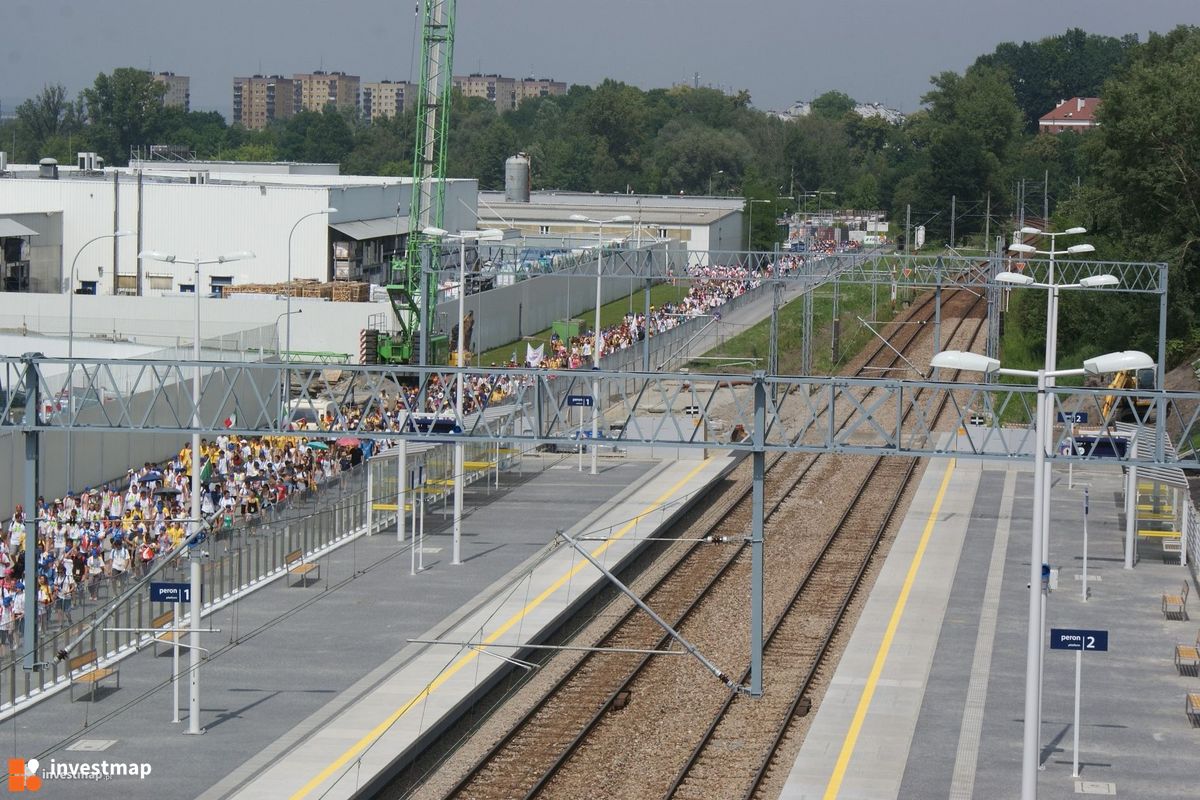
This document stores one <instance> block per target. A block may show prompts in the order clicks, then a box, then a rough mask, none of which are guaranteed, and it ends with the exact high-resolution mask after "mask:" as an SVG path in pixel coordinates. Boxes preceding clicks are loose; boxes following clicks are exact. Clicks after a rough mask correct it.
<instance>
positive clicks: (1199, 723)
mask: <svg viewBox="0 0 1200 800" xmlns="http://www.w3.org/2000/svg"><path fill="white" fill-rule="evenodd" d="M1184 708H1185V710H1186V711H1187V717H1188V721H1189V722H1191V723H1192V727H1193V728H1197V727H1200V693H1197V692H1188V695H1187V704H1186V705H1185V706H1184Z"/></svg>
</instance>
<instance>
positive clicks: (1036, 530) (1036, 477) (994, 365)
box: [929, 350, 1154, 800]
mask: <svg viewBox="0 0 1200 800" xmlns="http://www.w3.org/2000/svg"><path fill="white" fill-rule="evenodd" d="M929 364H930V366H932V367H936V368H942V369H957V370H967V371H970V372H982V373H984V374H986V375H994V374H999V375H1015V376H1019V377H1024V378H1035V379H1036V380H1037V407H1036V409H1035V412H1034V418H1033V429H1034V435H1033V440H1034V448H1033V494H1034V506H1035V508H1037V507H1040V505H1041V504H1042V503H1044V502H1045V499H1046V498H1045V486H1046V483H1045V476H1046V473H1047V472H1048V470H1047V461H1046V456H1047V449H1048V448H1047V446H1046V438H1047V429H1046V426H1045V421H1046V418H1047V411H1048V409H1049V408H1050V407H1051V406H1052V405H1053V404H1052V403H1050V402H1049V401H1048V398H1047V396H1046V394H1047V391H1046V390H1047V388H1048V383H1047V381H1048V379H1049V378H1056V377H1066V376H1070V375H1084V374H1088V375H1100V374H1104V373H1108V372H1119V371H1121V370H1127V369H1145V368H1148V367H1152V366H1154V361H1153V359H1151V358H1150V356H1148V355H1146V354H1145V353H1142V352H1139V351H1136V350H1126V351H1124V352H1119V353H1106V354H1105V355H1101V356H1096V357H1094V358H1089V359H1087V360H1086V361H1084V362H1083V369H1063V370H1055V371H1054V372H1053V373H1051V372H1049V371H1048V370H1045V369H1039V370H1026V369H1002V368H1001V367H1000V362H999V361H998V360H996V359H994V358H989V357H988V356H984V355H980V354H979V353H965V352H962V351H959V350H943V351H942V352H940V353H938V354H936V355H935V356H934V357H933V358H932V359H931V360H930V362H929ZM1045 532H1046V531H1045V528H1044V527H1042V526H1041V525H1040V524H1039V520H1038V518H1037V515H1036V513H1035V515H1034V519H1033V525H1032V535H1031V536H1030V547H1029V553H1030V555H1029V615H1028V621H1027V625H1026V642H1025V644H1026V652H1025V721H1024V731H1023V736H1022V750H1021V800H1035V798H1036V797H1037V774H1038V740H1039V734H1040V729H1041V718H1040V714H1039V708H1038V706H1039V701H1040V696H1041V675H1042V666H1041V665H1042V648H1043V646H1044V643H1043V641H1042V602H1043V594H1042V563H1043V562H1042V544H1043V540H1044V538H1045Z"/></svg>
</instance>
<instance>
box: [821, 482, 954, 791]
mask: <svg viewBox="0 0 1200 800" xmlns="http://www.w3.org/2000/svg"><path fill="white" fill-rule="evenodd" d="M953 474H954V460H953V459H951V460H950V463H949V464H948V465H947V466H946V474H945V475H944V476H943V477H942V485H941V487H940V488H939V489H938V493H937V497H936V498H934V501H933V508H931V509H930V510H929V518H928V519H927V520H926V521H925V530H924V531H923V532H922V533H921V541H920V542H919V543H918V544H917V552H915V553H913V557H912V561H911V562H910V563H909V565H908V574H907V575H905V576H904V584H903V585H902V586H901V587H900V596H899V597H897V598H896V604H895V605H894V606H893V607H892V617H891V619H889V620H888V626H887V630H885V631H884V633H883V641H881V642H880V643H879V650H878V651H876V653H875V663H874V664H873V665H872V666H871V673H870V675H868V676H867V683H866V685H865V686H863V693H862V696H861V697H860V698H859V700H858V708H856V709H855V710H854V718H853V719H852V720H851V721H850V729H849V730H848V731H847V732H846V738H845V739H843V740H842V751H841V752H840V753H839V754H838V759H837V763H836V764H834V767H833V774H832V775H831V776H830V777H829V784H828V785H827V786H826V787H825V795H824V800H836V798H837V796H838V792H840V791H841V789H842V780H843V779H845V777H846V768H847V767H849V766H850V758H851V756H853V755H854V748H855V746H856V745H857V744H858V734H859V733H860V732H861V731H862V726H863V722H864V721H865V720H866V717H867V709H869V708H870V706H871V700H872V699H873V698H874V696H875V686H876V685H877V684H878V683H879V676H880V675H882V674H883V665H884V664H885V663H886V662H887V657H888V653H889V652H890V651H891V649H892V639H893V638H895V636H896V629H897V628H898V627H900V618H901V617H902V616H903V615H904V607H905V606H906V605H907V604H908V595H909V593H910V592H911V591H912V586H913V582H914V581H915V580H916V578H917V570H918V569H920V567H921V561H922V560H923V559H924V558H925V548H926V546H927V545H928V544H929V539H930V537H931V536H932V535H933V528H934V526H935V524H936V523H937V517H938V513H939V512H940V511H941V510H942V501H943V500H945V499H946V489H947V488H948V487H949V486H950V476H952V475H953Z"/></svg>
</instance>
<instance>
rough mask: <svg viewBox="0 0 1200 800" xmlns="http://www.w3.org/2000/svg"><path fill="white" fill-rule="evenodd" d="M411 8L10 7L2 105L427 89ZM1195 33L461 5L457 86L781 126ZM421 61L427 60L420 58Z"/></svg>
mask: <svg viewBox="0 0 1200 800" xmlns="http://www.w3.org/2000/svg"><path fill="white" fill-rule="evenodd" d="M414 6H415V0H402V2H396V1H395V0H320V1H319V2H318V0H237V1H236V2H235V1H234V0H206V1H205V2H199V3H195V2H188V3H185V2H180V0H104V2H96V1H95V0H88V1H87V2H84V0H0V9H2V10H3V12H4V16H5V17H6V19H5V24H4V28H5V30H6V31H7V35H6V36H5V37H4V46H3V48H0V101H2V102H3V104H4V112H5V113H6V114H7V113H8V112H9V111H10V110H11V108H12V104H13V103H15V102H16V101H19V100H21V99H23V98H26V97H29V96H31V95H33V94H35V93H37V92H38V91H39V90H40V89H41V88H42V86H44V85H46V84H52V83H62V84H63V85H65V86H66V87H67V89H68V90H69V92H70V93H71V94H72V95H73V94H74V93H75V92H77V91H78V90H79V89H81V88H83V87H84V86H86V85H89V84H90V83H91V82H92V80H93V79H94V78H95V76H96V74H97V73H99V72H102V71H109V70H112V69H113V68H115V67H121V66H138V67H146V68H151V69H154V70H156V71H161V70H168V71H172V72H175V73H178V74H182V75H189V76H191V79H192V83H191V91H192V108H193V109H215V110H218V111H221V112H222V113H224V114H225V115H226V116H227V117H228V115H229V113H230V106H231V102H232V100H231V98H232V79H233V77H234V76H235V75H249V74H253V73H256V72H263V73H277V74H284V75H290V74H292V73H294V72H308V71H311V70H315V69H319V68H321V67H322V66H323V67H324V69H326V70H342V71H345V72H348V73H350V74H355V75H359V76H361V77H362V78H363V80H382V79H385V78H390V79H393V80H405V79H410V78H415V76H416V73H417V66H416V62H417V59H418V58H419V43H417V42H416V38H415V35H414V28H415V15H414ZM1178 24H1191V25H1196V24H1200V0H998V1H997V0H988V1H987V2H984V1H983V0H907V1H906V2H900V1H899V0H840V2H837V1H835V0H829V1H828V2H806V1H805V0H740V2H737V1H733V0H607V1H606V2H602V3H601V2H586V3H585V2H583V1H582V0H554V1H553V2H552V1H551V0H519V2H503V0H500V1H497V0H490V1H488V0H459V2H458V33H457V42H456V48H455V61H454V67H455V69H454V71H455V73H456V74H463V73H466V72H477V71H483V72H499V73H501V74H503V75H509V76H513V77H525V76H529V75H536V76H539V77H553V78H556V79H558V80H563V81H566V82H567V83H596V82H598V81H600V80H602V79H604V78H615V79H618V80H622V81H626V82H629V83H632V84H636V85H638V86H641V87H644V88H652V87H657V86H668V85H670V84H672V83H677V82H681V81H687V82H691V81H692V79H693V73H697V72H698V73H700V82H701V83H702V84H705V85H712V86H717V87H721V88H726V89H748V90H749V91H750V94H751V96H752V98H753V103H754V105H755V106H756V107H758V108H763V109H767V108H784V107H786V106H787V105H789V104H790V103H791V102H792V101H794V100H797V99H810V98H812V97H814V96H816V95H818V94H820V93H822V92H824V91H826V90H829V89H840V90H843V91H845V92H846V93H848V94H850V95H851V96H852V97H854V98H856V99H858V100H861V101H865V102H871V101H878V102H883V103H886V104H888V105H891V106H895V107H898V108H900V109H902V110H904V111H911V110H913V109H915V108H916V107H917V105H918V104H919V99H920V96H921V94H922V93H923V92H924V91H926V89H927V87H928V81H929V76H930V75H932V74H935V73H937V72H940V71H942V70H955V71H960V70H962V69H963V68H964V67H966V66H967V65H968V64H970V62H971V61H972V60H974V58H975V57H976V56H978V55H980V54H981V53H985V52H990V51H991V50H992V49H993V48H994V47H995V46H996V44H998V43H999V42H1004V41H1023V40H1027V39H1037V38H1041V37H1043V36H1047V35H1050V34H1056V33H1061V32H1063V31H1064V30H1066V29H1067V28H1069V27H1073V26H1077V27H1081V28H1083V29H1084V30H1086V31H1088V32H1091V33H1102V34H1109V35H1120V34H1125V33H1137V34H1139V36H1141V37H1142V38H1143V39H1144V38H1145V36H1146V33H1147V31H1151V30H1154V31H1159V32H1165V31H1167V30H1169V29H1171V28H1173V27H1175V26H1176V25H1178ZM414 46H416V47H417V48H418V52H417V54H416V55H415V56H414V53H413V51H414Z"/></svg>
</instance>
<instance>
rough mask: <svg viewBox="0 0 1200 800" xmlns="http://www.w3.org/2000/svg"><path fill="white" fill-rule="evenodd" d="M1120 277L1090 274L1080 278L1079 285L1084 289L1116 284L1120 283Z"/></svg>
mask: <svg viewBox="0 0 1200 800" xmlns="http://www.w3.org/2000/svg"><path fill="white" fill-rule="evenodd" d="M1120 282H1121V281H1120V279H1119V278H1117V276H1116V275H1108V274H1104V275H1089V276H1088V277H1086V278H1080V279H1079V285H1080V286H1082V287H1083V288H1084V289H1099V288H1100V287H1102V286H1116V285H1117V284H1118V283H1120Z"/></svg>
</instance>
